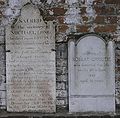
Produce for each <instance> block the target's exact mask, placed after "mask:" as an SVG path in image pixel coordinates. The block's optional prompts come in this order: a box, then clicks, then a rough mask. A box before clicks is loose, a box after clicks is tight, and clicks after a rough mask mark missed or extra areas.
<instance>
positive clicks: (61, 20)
mask: <svg viewBox="0 0 120 118" xmlns="http://www.w3.org/2000/svg"><path fill="white" fill-rule="evenodd" d="M57 20H58V22H59V23H60V24H64V16H58V17H57Z"/></svg>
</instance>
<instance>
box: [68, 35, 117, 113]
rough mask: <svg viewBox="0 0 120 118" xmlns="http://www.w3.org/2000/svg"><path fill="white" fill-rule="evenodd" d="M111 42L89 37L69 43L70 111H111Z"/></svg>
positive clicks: (112, 56) (113, 101)
mask: <svg viewBox="0 0 120 118" xmlns="http://www.w3.org/2000/svg"><path fill="white" fill-rule="evenodd" d="M114 64H115V62H114V48H113V42H112V41H109V42H105V41H104V40H103V39H102V38H101V37H97V36H95V35H90V36H86V37H83V38H81V39H80V40H79V41H78V42H74V41H71V42H70V43H69V82H70V83H69V94H70V97H69V107H70V108H69V109H70V112H91V111H92V112H114V111H115V72H114V68H115V66H114Z"/></svg>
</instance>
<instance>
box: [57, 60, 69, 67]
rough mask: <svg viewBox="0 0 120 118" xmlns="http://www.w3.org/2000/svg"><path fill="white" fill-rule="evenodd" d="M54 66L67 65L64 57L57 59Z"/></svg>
mask: <svg viewBox="0 0 120 118" xmlns="http://www.w3.org/2000/svg"><path fill="white" fill-rule="evenodd" d="M56 66H57V67H65V66H67V60H66V59H57V62H56Z"/></svg>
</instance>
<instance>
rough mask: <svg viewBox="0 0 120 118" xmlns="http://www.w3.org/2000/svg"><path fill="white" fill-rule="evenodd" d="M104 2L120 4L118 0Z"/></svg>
mask: <svg viewBox="0 0 120 118" xmlns="http://www.w3.org/2000/svg"><path fill="white" fill-rule="evenodd" d="M105 3H106V4H120V1H119V0H105Z"/></svg>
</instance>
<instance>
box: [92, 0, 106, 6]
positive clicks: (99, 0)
mask: <svg viewBox="0 0 120 118" xmlns="http://www.w3.org/2000/svg"><path fill="white" fill-rule="evenodd" d="M103 2H104V0H94V1H93V5H99V4H102V3H103Z"/></svg>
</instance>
